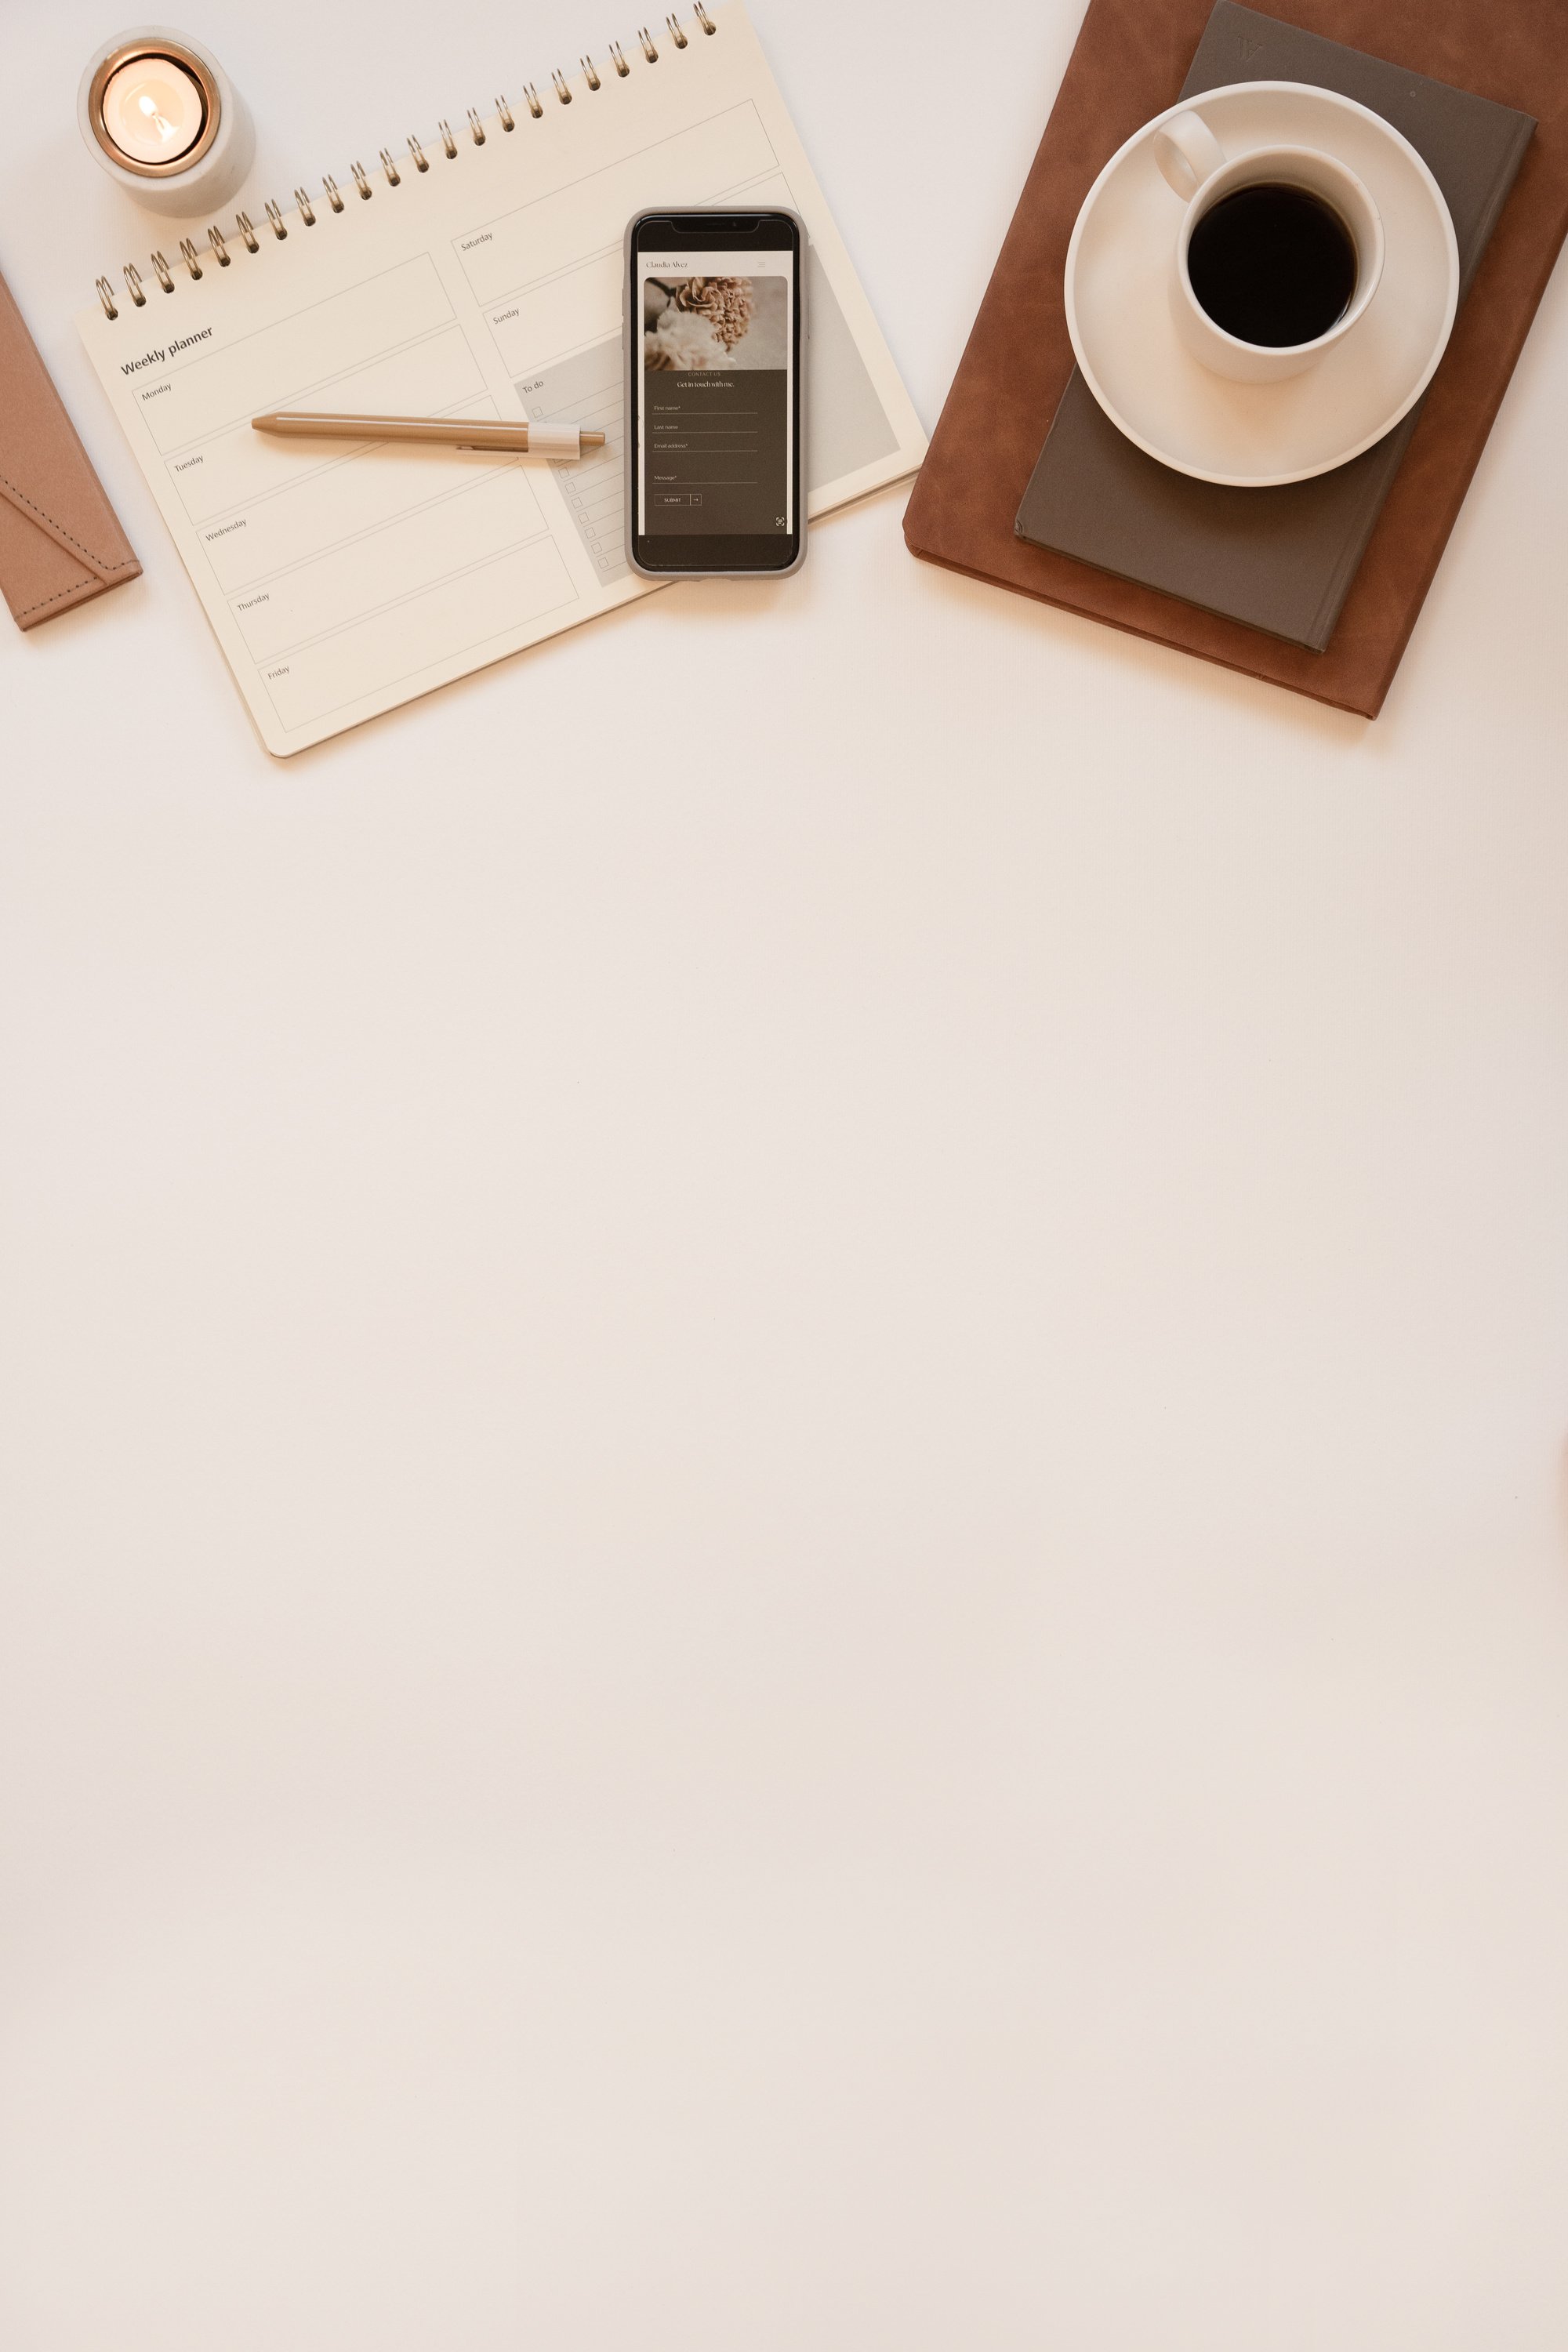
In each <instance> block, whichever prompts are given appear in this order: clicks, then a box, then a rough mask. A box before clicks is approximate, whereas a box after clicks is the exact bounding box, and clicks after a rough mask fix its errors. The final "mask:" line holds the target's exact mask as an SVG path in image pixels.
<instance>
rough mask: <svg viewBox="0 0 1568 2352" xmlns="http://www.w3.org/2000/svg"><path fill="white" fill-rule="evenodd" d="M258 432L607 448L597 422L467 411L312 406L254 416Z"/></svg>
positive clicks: (568, 449) (554, 452) (550, 453)
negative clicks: (412, 412) (394, 412)
mask: <svg viewBox="0 0 1568 2352" xmlns="http://www.w3.org/2000/svg"><path fill="white" fill-rule="evenodd" d="M250 422H251V424H252V425H253V426H254V427H255V429H256V431H257V432H258V433H279V434H282V435H284V436H286V437H288V438H289V439H294V438H299V439H304V438H307V437H309V438H311V439H315V440H321V441H414V442H420V441H423V442H425V443H426V444H433V445H435V446H437V447H439V448H447V449H498V450H500V449H504V450H510V452H511V453H512V454H513V455H517V454H518V453H520V452H531V453H532V455H533V456H534V457H581V456H582V454H583V452H584V449H602V448H603V447H604V446H605V436H604V435H603V434H602V433H600V432H597V431H596V430H595V428H594V427H593V426H592V425H526V424H523V425H485V424H481V423H480V422H479V419H478V418H477V417H462V416H333V415H325V414H321V413H318V412H317V411H316V410H314V409H308V408H285V409H280V410H279V411H278V412H277V414H276V415H270V416H253V417H252V418H251V420H250Z"/></svg>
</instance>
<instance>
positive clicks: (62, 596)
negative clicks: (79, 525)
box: [12, 567, 123, 627]
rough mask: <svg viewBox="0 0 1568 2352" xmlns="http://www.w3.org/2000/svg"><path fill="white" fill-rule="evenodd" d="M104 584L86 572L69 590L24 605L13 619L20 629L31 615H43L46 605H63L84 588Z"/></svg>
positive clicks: (94, 574) (91, 573)
mask: <svg viewBox="0 0 1568 2352" xmlns="http://www.w3.org/2000/svg"><path fill="white" fill-rule="evenodd" d="M117 568H123V567H117ZM104 584H105V583H104V582H103V581H101V580H100V578H99V576H98V574H97V572H84V573H83V574H82V577H81V578H80V579H79V580H74V581H73V582H72V583H71V584H70V586H69V587H68V588H61V589H60V590H58V593H56V594H55V595H53V596H40V597H39V599H38V601H37V604H24V605H23V607H22V609H21V611H20V612H19V613H16V614H13V616H12V617H13V618H14V619H15V621H16V624H17V625H18V627H19V626H20V625H21V624H22V623H23V622H24V621H25V620H26V617H27V615H28V614H29V613H41V612H42V611H43V609H44V607H45V605H46V604H64V603H65V600H66V598H67V597H68V596H74V595H76V594H77V593H79V590H81V589H83V588H101V587H103V586H104Z"/></svg>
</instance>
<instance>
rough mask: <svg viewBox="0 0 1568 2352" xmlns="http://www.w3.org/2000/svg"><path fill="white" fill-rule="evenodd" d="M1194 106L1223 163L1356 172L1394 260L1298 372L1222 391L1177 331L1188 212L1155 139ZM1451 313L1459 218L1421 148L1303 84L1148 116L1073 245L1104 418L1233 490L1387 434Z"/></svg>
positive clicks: (1071, 259) (1080, 340)
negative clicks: (1328, 159)
mask: <svg viewBox="0 0 1568 2352" xmlns="http://www.w3.org/2000/svg"><path fill="white" fill-rule="evenodd" d="M1188 112H1196V113H1199V114H1201V115H1202V116H1203V117H1204V119H1205V121H1207V122H1208V123H1209V124H1210V125H1211V126H1212V128H1213V130H1214V132H1215V137H1216V138H1217V139H1218V140H1219V142H1220V144H1221V145H1222V146H1223V147H1224V149H1225V151H1226V154H1227V155H1232V156H1235V155H1243V154H1246V153H1247V152H1250V151H1251V150H1253V149H1256V148H1259V147H1272V146H1279V145H1290V146H1300V147H1319V148H1321V149H1322V150H1323V151H1324V152H1326V153H1328V154H1331V155H1335V156H1337V157H1338V158H1339V160H1340V161H1341V163H1348V164H1349V165H1350V168H1351V169H1352V172H1356V173H1360V175H1361V177H1362V179H1363V181H1364V182H1365V184H1366V185H1367V187H1368V189H1369V190H1370V191H1371V193H1372V195H1373V201H1374V202H1375V204H1376V205H1377V208H1378V210H1379V212H1381V214H1382V215H1383V223H1384V232H1385V235H1386V236H1387V240H1388V257H1387V262H1386V264H1385V267H1384V275H1383V283H1382V284H1381V286H1380V287H1379V288H1378V289H1377V292H1376V294H1375V296H1374V297H1373V303H1372V307H1371V309H1370V310H1368V312H1367V314H1366V316H1365V318H1364V319H1363V320H1362V321H1361V323H1360V325H1359V326H1358V327H1357V328H1356V329H1355V331H1354V332H1353V333H1352V334H1351V335H1350V336H1349V337H1348V338H1347V339H1346V341H1344V342H1343V343H1342V344H1340V345H1339V346H1338V347H1337V348H1336V349H1334V350H1332V351H1331V352H1328V353H1327V354H1326V356H1325V357H1324V358H1323V359H1321V361H1320V362H1318V365H1317V366H1316V367H1315V368H1312V369H1310V370H1309V372H1308V373H1306V374H1305V375H1299V376H1292V377H1290V378H1289V380H1288V381H1287V382H1286V383H1270V384H1246V383H1229V382H1227V381H1226V379H1225V378H1224V377H1222V376H1217V375H1215V374H1214V373H1212V371H1211V370H1210V369H1208V368H1205V366H1203V365H1202V363H1201V362H1199V361H1197V360H1195V359H1194V358H1193V357H1192V356H1191V354H1190V353H1189V352H1188V351H1187V350H1186V348H1185V346H1184V344H1183V343H1182V341H1180V339H1179V337H1178V336H1177V333H1176V329H1175V323H1174V320H1173V318H1172V315H1171V304H1170V273H1171V261H1172V255H1173V250H1174V247H1175V243H1176V236H1177V232H1178V230H1179V229H1180V227H1181V224H1182V203H1181V199H1180V197H1178V196H1174V195H1173V194H1172V193H1171V191H1170V189H1169V188H1168V187H1167V186H1166V184H1165V183H1164V181H1163V179H1162V177H1161V175H1160V171H1159V167H1158V165H1157V164H1156V163H1155V161H1154V155H1153V138H1154V133H1155V132H1156V131H1158V130H1159V128H1160V126H1161V124H1162V123H1163V122H1165V121H1169V120H1170V119H1171V117H1173V116H1174V115H1177V114H1185V113H1188ZM1458 307H1459V248H1458V243H1457V242H1456V239H1455V236H1454V224H1453V221H1452V220H1451V219H1450V217H1449V215H1448V207H1447V205H1446V204H1445V202H1444V201H1443V192H1442V190H1441V189H1440V188H1439V187H1438V185H1437V183H1436V180H1435V179H1434V178H1433V177H1432V174H1431V173H1430V172H1429V171H1428V170H1427V168H1426V164H1425V163H1423V162H1422V160H1421V157H1420V156H1419V155H1418V154H1417V153H1416V152H1415V148H1414V147H1412V146H1411V144H1410V142H1409V141H1408V140H1407V139H1405V138H1403V137H1402V136H1401V135H1400V133H1399V132H1398V131H1395V130H1394V127H1393V125H1392V123H1388V122H1385V121H1384V120H1383V117H1382V116H1381V115H1378V114H1373V112H1372V110H1370V108H1368V107H1364V106H1358V105H1357V104H1356V103H1355V101H1354V100H1353V99H1348V98H1341V97H1339V96H1337V95H1336V93H1335V92H1334V91H1332V90H1328V89H1310V88H1308V87H1307V86H1306V85H1305V84H1303V83H1300V82H1289V81H1248V82H1234V83H1231V84H1230V85H1228V86H1227V87H1226V89H1211V90H1205V92H1204V93H1203V95H1202V96H1201V97H1198V98H1194V99H1189V100H1186V101H1184V103H1183V104H1181V105H1177V106H1173V107H1171V108H1170V109H1169V110H1168V111H1167V113H1165V114H1162V115H1158V116H1156V118H1155V119H1154V121H1152V122H1146V123H1145V124H1144V126H1143V128H1142V131H1139V132H1138V133H1137V135H1136V136H1135V137H1134V138H1131V139H1130V140H1129V141H1128V142H1127V144H1126V146H1125V147H1123V148H1122V149H1121V152H1120V153H1119V154H1116V155H1113V156H1112V157H1111V159H1110V163H1108V164H1107V165H1106V167H1105V169H1104V171H1103V172H1102V173H1100V177H1099V179H1098V180H1097V181H1096V182H1095V184H1094V185H1093V187H1092V188H1091V189H1090V190H1089V195H1088V197H1087V199H1086V200H1085V203H1084V207H1083V210H1082V212H1081V213H1079V217H1078V226H1077V227H1076V228H1075V229H1074V231H1073V236H1072V243H1071V245H1070V246H1069V247H1068V266H1067V314H1068V329H1069V331H1070V332H1071V335H1072V347H1073V350H1074V352H1076V354H1077V356H1078V363H1079V367H1080V368H1081V369H1082V371H1083V376H1084V381H1085V383H1087V384H1088V385H1089V390H1090V391H1091V392H1092V393H1093V394H1094V396H1095V398H1096V399H1097V400H1098V401H1099V403H1100V406H1101V407H1102V408H1103V409H1104V411H1105V413H1106V415H1108V416H1109V417H1110V420H1111V422H1112V423H1113V424H1114V425H1119V426H1120V428H1121V431H1122V432H1123V433H1125V434H1126V436H1127V437H1128V439H1129V440H1130V441H1135V442H1136V443H1137V445H1138V446H1139V447H1140V448H1141V449H1146V450H1147V451H1148V453H1149V455H1150V457H1157V458H1158V459H1159V460H1160V462H1161V464H1162V465H1163V466H1173V467H1175V469H1176V471H1177V472H1178V473H1182V474H1195V475H1196V476H1197V478H1198V479H1199V480H1200V481H1205V482H1225V483H1228V484H1231V485H1234V486H1235V487H1236V488H1241V489H1265V488H1272V487H1273V486H1275V485H1276V484H1279V483H1281V482H1304V481H1308V480H1310V478H1311V477H1312V476H1313V475H1314V474H1327V473H1330V472H1331V471H1332V469H1333V468H1334V467H1336V466H1344V465H1348V464H1349V462H1350V460H1351V459H1352V457H1360V455H1361V453H1362V451H1363V449H1370V448H1371V447H1372V446H1373V443H1374V442H1376V441H1381V440H1382V439H1383V436H1384V434H1385V433H1391V432H1392V431H1393V430H1394V426H1395V425H1397V424H1398V423H1399V420H1400V418H1401V417H1402V416H1405V415H1408V414H1409V412H1410V410H1411V409H1412V408H1414V407H1415V403H1416V402H1417V401H1418V400H1419V399H1420V397H1421V395H1422V394H1423V393H1424V392H1425V391H1426V387H1427V385H1428V384H1429V383H1431V381H1432V378H1433V376H1434V375H1435V373H1436V368H1437V362H1438V361H1439V360H1440V359H1441V358H1442V356H1443V353H1444V352H1445V351H1446V350H1447V342H1448V337H1449V335H1450V334H1451V332H1452V331H1453V326H1454V319H1455V315H1456V313H1457V311H1458Z"/></svg>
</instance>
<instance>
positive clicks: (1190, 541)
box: [1016, 0, 1535, 653]
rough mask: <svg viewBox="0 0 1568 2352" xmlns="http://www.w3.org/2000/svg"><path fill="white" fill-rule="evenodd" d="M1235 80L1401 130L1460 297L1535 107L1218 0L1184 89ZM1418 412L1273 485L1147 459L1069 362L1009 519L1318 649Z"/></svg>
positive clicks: (1515, 172)
mask: <svg viewBox="0 0 1568 2352" xmlns="http://www.w3.org/2000/svg"><path fill="white" fill-rule="evenodd" d="M1237 81H1301V82H1310V83H1311V84H1312V85H1313V86H1314V87H1315V88H1317V89H1333V90H1338V91H1339V93H1340V95H1341V96H1342V98H1353V99H1355V100H1358V101H1359V103H1360V104H1361V105H1363V106H1368V107H1371V109H1372V110H1373V113H1374V114H1381V115H1382V116H1383V118H1384V121H1388V122H1392V123H1393V124H1394V129H1395V130H1396V131H1403V132H1404V134H1405V138H1406V139H1408V140H1409V141H1410V143H1411V145H1412V146H1413V147H1414V148H1415V150H1416V152H1417V153H1418V154H1420V155H1422V156H1424V157H1425V158H1426V163H1428V164H1429V165H1430V167H1431V170H1432V173H1433V176H1434V178H1435V179H1436V182H1437V184H1438V186H1439V187H1440V188H1441V189H1442V191H1443V194H1444V196H1445V198H1446V199H1447V205H1448V210H1449V212H1450V213H1451V215H1453V221H1454V230H1455V234H1456V236H1457V237H1458V245H1459V263H1460V287H1461V295H1463V294H1465V293H1468V291H1469V289H1470V286H1471V283H1472V281H1473V280H1474V278H1475V274H1476V271H1477V269H1478V268H1479V266H1480V260H1481V256H1482V255H1483V253H1484V252H1485V251H1486V248H1487V245H1488V242H1489V239H1490V237H1491V234H1492V231H1493V229H1494V228H1495V227H1496V226H1497V223H1498V219H1499V217H1500V214H1501V212H1502V208H1503V205H1505V203H1506V202H1507V200H1508V196H1509V194H1510V190H1511V189H1512V186H1513V184H1514V181H1515V180H1516V179H1517V177H1518V176H1519V167H1520V165H1521V163H1522V162H1523V161H1524V156H1525V152H1526V150H1527V149H1528V147H1529V145H1530V142H1531V134H1532V133H1533V131H1534V130H1535V123H1534V121H1533V120H1532V118H1531V116H1530V115H1528V114H1521V113H1519V112H1517V111H1516V110H1515V109H1514V108H1512V107H1510V106H1499V105H1497V104H1496V103H1495V102H1494V101H1493V100H1491V99H1489V98H1476V97H1473V96H1472V95H1471V94H1470V92H1469V91H1468V90H1462V89H1452V88H1450V87H1449V85H1448V84H1447V82H1440V81H1434V80H1432V79H1430V77H1429V76H1427V75H1425V74H1413V73H1411V72H1409V71H1408V69H1404V70H1402V69H1400V68H1396V67H1394V66H1391V65H1385V64H1384V62H1383V61H1382V59H1381V58H1369V57H1367V56H1365V55H1364V54H1363V52H1362V51H1361V50H1360V49H1347V48H1346V47H1344V45H1343V43H1342V42H1340V41H1325V40H1324V39H1322V37H1321V35H1319V34H1317V33H1303V32H1301V31H1300V30H1299V29H1298V28H1297V27H1296V26H1294V25H1284V24H1281V23H1279V20H1278V19H1277V18H1275V17H1272V16H1260V15H1259V14H1258V10H1257V9H1256V8H1243V7H1238V6H1237V5H1236V0H1219V5H1218V6H1217V7H1216V8H1215V12H1214V14H1213V16H1211V17H1210V18H1209V21H1208V26H1207V29H1206V30H1205V34H1204V37H1203V39H1202V40H1201V41H1200V42H1199V44H1198V53H1197V56H1196V57H1195V58H1194V59H1193V64H1192V70H1191V71H1190V72H1189V74H1188V75H1187V79H1186V80H1185V82H1184V84H1183V87H1182V93H1181V94H1182V96H1183V97H1184V98H1196V97H1198V96H1199V95H1200V94H1201V93H1202V92H1203V91H1204V90H1205V89H1219V88H1220V87H1221V86H1222V85H1223V84H1224V83H1226V82H1237ZM1418 417H1419V410H1418V409H1417V410H1415V411H1413V412H1412V413H1411V415H1409V416H1407V417H1406V418H1405V422H1404V424H1402V425H1396V426H1395V427H1394V431H1393V432H1392V433H1390V434H1388V435H1387V436H1385V438H1384V439H1383V440H1382V441H1380V442H1378V443H1377V445H1376V446H1375V447H1373V448H1371V449H1368V450H1367V451H1366V452H1365V454H1364V455H1363V456H1362V457H1357V458H1354V459H1353V460H1352V463H1351V464H1350V465H1348V466H1340V467H1336V468H1335V470H1334V471H1333V472H1332V473H1331V474H1319V475H1317V476H1316V477H1315V478H1313V479H1312V480H1311V481H1307V482H1291V483H1289V485H1288V486H1287V487H1285V488H1279V489H1271V490H1238V489H1227V488H1225V487H1223V486H1222V485H1221V484H1219V483H1217V482H1200V481H1195V480H1194V478H1193V477H1192V476H1191V475H1190V474H1178V473H1175V472H1173V470H1172V468H1171V467H1168V466H1162V465H1160V464H1159V463H1158V461H1157V460H1156V459H1154V458H1152V457H1146V456H1145V455H1144V453H1143V451H1142V449H1140V448H1139V447H1138V446H1136V444H1135V443H1133V442H1131V441H1129V440H1128V439H1127V437H1126V436H1125V434H1123V433H1121V432H1119V431H1118V429H1117V427H1116V426H1115V425H1113V424H1112V423H1111V421H1110V417H1109V416H1107V415H1106V414H1105V411H1104V410H1103V409H1102V408H1101V407H1100V403H1099V402H1098V401H1097V400H1096V398H1095V396H1094V394H1093V393H1092V392H1090V390H1089V386H1088V384H1087V383H1085V382H1084V380H1083V372H1082V370H1081V369H1079V368H1074V370H1073V372H1072V376H1071V378H1070V380H1069V382H1068V388H1067V390H1066V392H1065V393H1064V394H1063V395H1062V403H1061V406H1060V407H1059V408H1058V411H1057V413H1056V419H1055V422H1054V423H1053V424H1052V426H1051V429H1050V434H1049V436H1048V438H1047V442H1046V446H1045V447H1044V449H1042V450H1041V452H1040V462H1039V464H1038V465H1037V467H1036V468H1035V472H1034V478H1033V479H1032V480H1031V482H1030V484H1029V487H1028V488H1027V489H1026V491H1025V493H1024V502H1023V504H1022V505H1021V506H1020V508H1019V509H1018V517H1017V523H1016V529H1017V530H1018V531H1019V532H1020V533H1021V535H1022V536H1023V537H1024V538H1025V539H1032V540H1033V541H1035V544H1036V545H1037V547H1046V548H1051V549H1054V550H1055V551H1056V552H1057V554H1058V555H1072V556H1076V557H1077V558H1078V560H1079V562H1080V563H1096V564H1099V565H1100V566H1101V567H1102V568H1103V569H1104V570H1105V571H1107V572H1122V573H1123V574H1124V575H1125V576H1126V577H1127V578H1128V579H1129V580H1140V581H1142V583H1143V585H1144V587H1145V588H1158V589H1160V590H1162V591H1163V593H1164V594H1165V595H1167V596H1184V597H1185V598H1186V599H1187V601H1188V602H1189V603H1190V604H1206V605H1207V606H1208V608H1209V610H1210V612H1211V613H1224V614H1228V615H1229V617H1230V618H1231V619H1232V620H1233V621H1245V622H1246V623H1247V626H1248V627H1249V628H1254V629H1267V630H1268V632H1269V634H1270V635H1273V636H1277V637H1289V638H1291V639H1293V640H1294V642H1295V643H1296V644H1297V645H1302V646H1310V647H1311V649H1312V650H1313V652H1315V653H1321V652H1322V651H1323V650H1324V649H1325V647H1326V646H1328V644H1329V642H1330V640H1331V637H1332V635H1333V633H1334V629H1335V627H1336V625H1337V624H1338V621H1339V617H1340V614H1341V612H1342V610H1343V607H1344V601H1345V598H1346V596H1347V595H1348V594H1349V593H1350V587H1351V583H1352V580H1353V579H1354V578H1355V575H1356V571H1357V569H1358V567H1359V565H1360V562H1361V559H1362V557H1363V554H1364V552H1365V551H1366V543H1367V541H1368V540H1369V539H1370V538H1371V536H1372V533H1373V529H1374V527H1375V525H1376V522H1377V518H1378V516H1379V515H1380V514H1381V513H1382V511H1383V506H1384V499H1386V498H1387V496H1388V493H1389V491H1390V490H1391V489H1392V488H1393V487H1394V477H1395V476H1396V475H1397V473H1398V471H1399V468H1400V467H1401V465H1402V464H1403V463H1404V460H1405V451H1406V449H1407V448H1408V447H1409V446H1410V441H1411V436H1413V435H1414V433H1415V426H1416V423H1417V421H1418Z"/></svg>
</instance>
